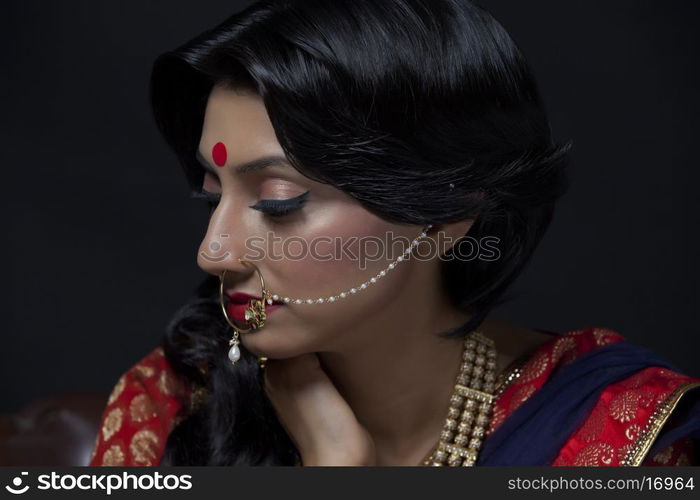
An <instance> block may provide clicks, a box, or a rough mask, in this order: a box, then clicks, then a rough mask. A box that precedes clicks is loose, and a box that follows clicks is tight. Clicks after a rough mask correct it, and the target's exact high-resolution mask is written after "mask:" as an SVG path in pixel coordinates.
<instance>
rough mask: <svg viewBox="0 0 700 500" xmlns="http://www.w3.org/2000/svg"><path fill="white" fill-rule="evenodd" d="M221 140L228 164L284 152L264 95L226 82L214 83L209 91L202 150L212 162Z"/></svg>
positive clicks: (202, 153) (200, 145) (201, 152)
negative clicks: (216, 147) (226, 85)
mask: <svg viewBox="0 0 700 500" xmlns="http://www.w3.org/2000/svg"><path fill="white" fill-rule="evenodd" d="M219 143H222V144H223V145H224V146H225V148H226V151H227V159H226V164H232V163H233V164H235V163H240V162H244V161H247V160H250V159H253V158H255V157H258V156H260V155H263V154H264V155H272V154H280V155H283V154H284V153H283V150H282V146H280V144H279V142H278V141H277V137H276V136H275V131H274V128H273V127H272V123H271V122H270V118H269V116H268V114H267V110H266V108H265V105H264V104H263V101H262V98H261V97H260V96H259V95H258V94H256V93H253V92H251V91H244V90H237V89H230V88H227V87H225V86H223V85H215V86H214V87H213V88H212V91H211V93H210V94H209V98H208V100H207V106H206V110H205V114H204V123H203V126H202V135H201V138H200V141H199V151H200V154H201V155H202V156H203V157H204V158H206V159H207V160H210V161H211V162H212V164H213V163H214V161H213V156H214V150H215V146H216V145H217V144H219ZM218 148H219V149H220V148H221V146H218Z"/></svg>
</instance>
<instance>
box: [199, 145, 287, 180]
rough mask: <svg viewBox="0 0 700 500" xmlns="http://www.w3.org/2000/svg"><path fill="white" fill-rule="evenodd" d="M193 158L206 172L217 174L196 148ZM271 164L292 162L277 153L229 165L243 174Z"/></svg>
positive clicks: (283, 164) (281, 164)
mask: <svg viewBox="0 0 700 500" xmlns="http://www.w3.org/2000/svg"><path fill="white" fill-rule="evenodd" d="M195 158H197V161H199V163H200V164H201V165H202V167H203V168H204V170H207V171H208V172H211V173H212V174H214V175H218V173H217V169H215V168H214V167H212V166H211V164H210V163H209V162H208V161H207V160H206V158H204V156H202V153H200V152H199V150H197V152H196V153H195ZM273 165H280V166H283V167H291V166H292V164H291V163H289V160H287V158H285V157H284V156H279V155H273V156H263V157H262V158H256V159H255V160H251V161H248V162H245V163H241V164H240V165H237V166H236V167H231V168H232V169H233V170H234V171H235V172H236V173H239V174H245V173H248V172H253V171H255V170H261V169H263V168H265V167H270V166H273Z"/></svg>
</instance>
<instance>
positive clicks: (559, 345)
mask: <svg viewBox="0 0 700 500" xmlns="http://www.w3.org/2000/svg"><path fill="white" fill-rule="evenodd" d="M620 340H624V338H623V337H622V336H621V335H620V334H618V333H617V332H615V331H613V330H610V329H606V328H586V329H580V330H574V331H570V332H567V333H565V334H562V335H556V336H553V337H552V340H550V341H548V342H546V343H545V344H543V345H542V346H540V347H539V348H538V349H537V350H536V351H535V352H534V353H533V355H532V356H530V357H529V358H528V359H527V360H526V361H525V362H524V364H522V365H521V366H520V367H518V368H517V369H516V370H515V371H514V372H512V374H513V377H512V378H511V379H510V382H509V383H507V385H506V386H505V388H504V389H503V391H502V392H501V394H500V396H499V397H498V399H497V400H496V403H495V405H494V413H493V419H492V421H491V426H490V428H489V429H488V430H487V433H486V439H488V436H489V435H490V434H491V433H493V432H494V431H495V430H496V429H497V428H498V427H499V426H500V425H501V424H502V423H503V422H504V421H505V420H506V419H507V418H508V416H509V415H510V414H511V413H512V412H513V411H515V410H516V409H517V408H518V407H519V406H520V405H521V404H522V403H524V402H525V401H526V400H527V399H528V398H529V397H530V396H532V395H533V394H535V393H536V392H537V390H538V389H540V388H541V387H543V386H544V385H545V384H546V383H547V381H548V380H549V378H550V375H551V374H552V372H553V371H554V370H555V368H557V367H560V366H563V365H566V364H568V363H571V362H572V361H574V360H575V359H577V358H578V357H579V356H581V355H583V354H584V353H586V352H589V351H591V350H592V349H595V348H597V347H600V346H603V345H606V344H609V343H612V342H618V341H620ZM696 387H700V379H698V378H693V377H690V376H687V375H683V374H681V373H677V372H674V371H671V370H669V369H667V368H663V367H654V366H652V367H648V368H646V369H643V370H640V371H638V372H637V373H635V374H634V375H632V376H630V377H627V378H625V379H623V380H620V381H618V382H615V383H612V384H610V385H608V386H607V387H606V388H605V390H604V391H603V392H602V394H601V395H600V397H599V399H598V400H597V402H596V404H595V406H594V407H593V409H592V411H590V413H589V414H588V415H587V416H586V418H585V420H584V421H583V423H582V424H581V426H580V427H579V428H578V429H577V430H576V431H575V432H574V433H573V434H572V435H570V436H569V439H568V440H567V441H566V443H565V445H564V446H563V447H562V448H561V450H560V451H559V453H558V456H557V457H556V459H555V460H554V461H553V462H552V464H551V465H553V466H578V465H585V466H636V465H645V466H646V465H653V466H658V465H669V466H673V465H697V464H698V459H699V458H700V457H698V456H697V455H696V450H695V449H694V445H693V441H692V440H691V439H690V438H683V439H678V440H676V441H675V442H673V443H671V444H670V445H668V446H667V447H666V448H664V449H663V450H661V451H659V452H657V453H655V454H654V455H653V456H649V453H648V452H649V450H650V449H651V447H652V445H653V443H654V441H655V439H656V438H657V436H659V433H660V432H661V430H662V428H663V427H664V424H666V423H667V422H669V421H671V420H672V418H673V416H674V413H673V410H674V409H675V408H676V407H677V405H678V403H679V401H680V400H681V398H682V397H683V395H684V394H686V393H687V392H688V391H690V390H691V389H694V388H696ZM191 397H192V391H191V390H190V388H189V387H188V386H187V384H185V383H183V382H181V381H180V380H179V379H178V378H177V377H176V376H175V375H174V373H173V372H172V370H171V368H170V366H169V364H168V362H167V360H166V358H165V357H164V354H163V350H162V348H161V347H157V348H155V349H154V350H153V351H151V352H150V353H149V354H148V355H147V356H145V357H144V358H143V359H142V360H141V361H139V362H138V363H136V364H135V365H134V366H132V367H131V368H130V369H129V370H128V371H127V372H126V373H124V374H123V375H122V376H121V377H120V378H119V380H118V381H117V384H116V385H115V387H114V389H113V390H112V393H111V395H110V397H109V400H108V402H107V406H106V408H105V410H104V412H103V416H102V422H101V425H100V431H99V433H98V435H97V437H96V440H95V445H94V447H93V451H92V456H91V460H90V464H89V465H90V466H100V465H113V466H152V465H158V464H159V463H160V459H161V457H162V455H163V452H164V449H165V443H166V441H167V437H168V434H169V433H170V431H171V430H172V429H173V428H174V427H175V426H176V425H177V424H178V423H179V422H180V420H181V419H182V418H184V416H185V414H186V411H187V409H188V407H189V403H190V399H191Z"/></svg>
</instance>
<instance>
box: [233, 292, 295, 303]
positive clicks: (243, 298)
mask: <svg viewBox="0 0 700 500" xmlns="http://www.w3.org/2000/svg"><path fill="white" fill-rule="evenodd" d="M226 296H227V297H228V298H229V301H230V303H231V304H247V303H248V302H249V301H250V300H251V299H254V300H262V297H256V296H255V295H250V294H249V293H245V292H226ZM271 305H280V306H282V305H284V302H282V301H281V300H273V301H272V304H265V306H266V307H270V306H271Z"/></svg>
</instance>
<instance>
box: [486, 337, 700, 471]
mask: <svg viewBox="0 0 700 500" xmlns="http://www.w3.org/2000/svg"><path fill="white" fill-rule="evenodd" d="M649 366H659V367H665V368H668V369H670V370H673V371H676V372H680V370H679V369H678V368H677V367H676V366H674V365H673V364H671V363H669V362H668V361H666V360H665V359H663V358H661V357H660V356H659V355H658V354H657V353H655V352H654V351H652V350H650V349H648V348H646V347H643V346H639V345H635V344H632V343H630V342H628V341H626V340H621V341H618V342H613V343H611V344H606V345H604V346H601V347H598V348H596V349H593V350H591V351H588V352H587V353H585V354H583V355H582V356H580V357H579V358H577V359H575V360H574V361H572V362H571V363H569V364H568V365H564V366H561V367H559V368H557V369H555V371H554V372H553V373H552V374H551V377H550V379H549V380H548V381H547V382H546V383H545V385H544V386H543V387H542V388H540V389H539V390H538V391H537V392H535V393H534V394H533V395H532V396H530V397H529V398H528V399H527V400H526V401H525V402H524V403H522V404H521V405H520V406H519V407H518V408H517V409H516V410H515V411H514V412H513V413H512V414H511V415H509V416H508V417H507V418H506V419H505V420H504V421H503V423H501V425H500V426H499V427H498V428H497V429H496V431H494V433H493V434H491V435H490V436H489V437H488V438H487V439H486V440H485V441H484V443H483V446H482V449H481V451H480V452H479V456H478V458H477V462H476V465H477V466H479V465H486V466H489V465H491V466H494V465H498V466H510V465H522V466H528V465H530V466H536V465H550V464H551V463H552V462H553V461H554V459H555V458H556V457H557V455H558V454H559V451H560V450H561V448H562V447H563V446H564V444H565V443H566V442H567V441H568V439H569V437H570V436H571V434H572V433H573V432H574V431H575V430H577V429H578V428H579V427H580V425H581V424H582V423H583V421H584V420H585V418H586V417H587V416H588V414H589V413H590V411H591V410H592V409H593V407H594V406H595V404H596V402H597V401H598V398H599V397H600V394H601V393H602V392H603V390H604V389H605V388H606V387H607V386H608V385H610V384H612V383H615V382H617V381H619V380H622V379H625V378H627V377H629V376H631V375H633V374H634V373H636V372H638V371H640V370H643V369H644V368H647V367H649ZM691 394H693V397H695V398H698V400H699V401H698V404H697V405H695V406H694V407H692V408H691V411H689V412H688V415H687V417H685V418H684V419H683V421H682V422H679V425H678V426H676V427H675V428H674V431H673V434H672V433H671V432H668V433H667V434H665V435H664V439H665V440H666V439H671V440H673V439H674V438H677V437H680V436H682V435H698V436H700V397H698V396H700V391H690V392H689V393H688V394H686V395H685V396H684V398H685V397H690V396H691ZM667 436H670V437H667ZM655 448H659V447H658V446H656V444H655Z"/></svg>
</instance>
